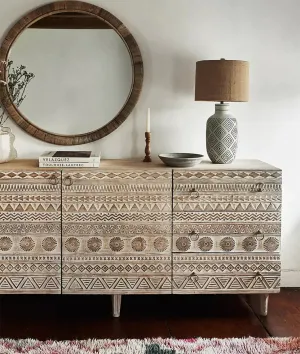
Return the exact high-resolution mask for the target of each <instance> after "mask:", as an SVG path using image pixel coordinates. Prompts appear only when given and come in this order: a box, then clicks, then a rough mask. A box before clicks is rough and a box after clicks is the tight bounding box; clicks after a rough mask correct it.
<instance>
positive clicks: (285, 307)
mask: <svg viewBox="0 0 300 354" xmlns="http://www.w3.org/2000/svg"><path fill="white" fill-rule="evenodd" d="M260 320H261V322H262V324H263V325H264V326H265V327H266V328H267V329H268V331H269V332H270V333H271V334H272V336H273V337H289V336H294V337H300V289H284V290H283V291H282V292H281V293H280V294H278V295H277V296H276V295H275V296H271V297H270V300H269V313H268V316H267V317H260Z"/></svg>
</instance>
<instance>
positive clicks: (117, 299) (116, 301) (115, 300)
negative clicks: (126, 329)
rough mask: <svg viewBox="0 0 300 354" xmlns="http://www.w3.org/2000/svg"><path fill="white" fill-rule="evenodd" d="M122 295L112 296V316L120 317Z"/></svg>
mask: <svg viewBox="0 0 300 354" xmlns="http://www.w3.org/2000/svg"><path fill="white" fill-rule="evenodd" d="M121 300H122V295H112V305H113V316H114V317H120V312H121Z"/></svg>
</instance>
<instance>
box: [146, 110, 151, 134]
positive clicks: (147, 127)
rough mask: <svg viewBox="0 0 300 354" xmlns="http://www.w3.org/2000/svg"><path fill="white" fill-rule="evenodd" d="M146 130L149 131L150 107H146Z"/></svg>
mask: <svg viewBox="0 0 300 354" xmlns="http://www.w3.org/2000/svg"><path fill="white" fill-rule="evenodd" d="M146 132H147V133H150V108H148V115H147V124H146Z"/></svg>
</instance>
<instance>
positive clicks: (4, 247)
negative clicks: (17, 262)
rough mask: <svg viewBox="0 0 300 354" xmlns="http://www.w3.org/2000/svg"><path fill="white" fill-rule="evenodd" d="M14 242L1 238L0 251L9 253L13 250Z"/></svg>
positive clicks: (7, 238)
mask: <svg viewBox="0 0 300 354" xmlns="http://www.w3.org/2000/svg"><path fill="white" fill-rule="evenodd" d="M12 245H13V243H12V240H11V238H10V237H6V236H4V237H1V238H0V250H1V251H9V250H10V249H11V248H12Z"/></svg>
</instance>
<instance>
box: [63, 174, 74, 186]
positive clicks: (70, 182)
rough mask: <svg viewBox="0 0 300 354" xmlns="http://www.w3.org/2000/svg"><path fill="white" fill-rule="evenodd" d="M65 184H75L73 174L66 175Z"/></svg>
mask: <svg viewBox="0 0 300 354" xmlns="http://www.w3.org/2000/svg"><path fill="white" fill-rule="evenodd" d="M63 182H64V185H65V186H68V187H69V186H71V185H72V184H73V180H72V178H71V176H66V177H65V178H64V181H63Z"/></svg>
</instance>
